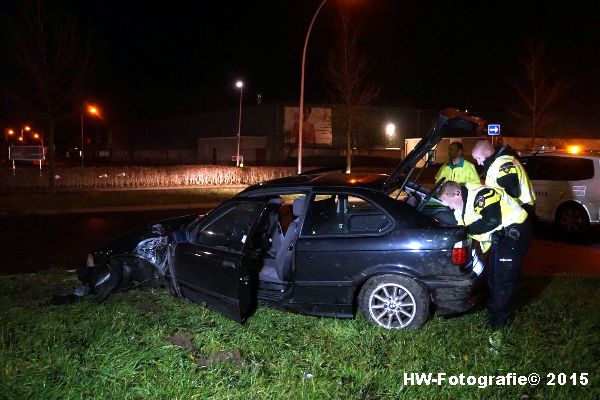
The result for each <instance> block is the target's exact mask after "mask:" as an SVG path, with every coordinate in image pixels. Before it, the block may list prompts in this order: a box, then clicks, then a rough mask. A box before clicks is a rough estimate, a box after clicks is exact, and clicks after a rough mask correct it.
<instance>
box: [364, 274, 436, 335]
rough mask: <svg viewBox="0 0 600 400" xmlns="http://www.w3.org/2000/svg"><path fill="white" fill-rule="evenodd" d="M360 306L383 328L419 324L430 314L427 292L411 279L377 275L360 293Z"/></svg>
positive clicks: (398, 327)
mask: <svg viewBox="0 0 600 400" xmlns="http://www.w3.org/2000/svg"><path fill="white" fill-rule="evenodd" d="M358 301H359V306H360V308H361V311H362V313H363V314H364V316H365V317H366V318H367V319H368V320H369V321H370V322H371V323H372V324H374V325H377V326H379V327H381V328H385V329H405V328H419V327H420V326H422V325H423V324H424V323H425V321H426V320H427V318H428V316H429V302H430V299H429V295H428V294H427V291H426V290H425V289H424V288H423V287H422V286H421V285H420V284H419V283H417V282H416V281H415V280H414V279H412V278H410V277H406V276H401V275H393V274H390V275H378V276H375V277H373V278H371V279H369V280H368V281H367V282H366V283H365V284H364V285H363V287H362V289H361V291H360V294H359V299H358Z"/></svg>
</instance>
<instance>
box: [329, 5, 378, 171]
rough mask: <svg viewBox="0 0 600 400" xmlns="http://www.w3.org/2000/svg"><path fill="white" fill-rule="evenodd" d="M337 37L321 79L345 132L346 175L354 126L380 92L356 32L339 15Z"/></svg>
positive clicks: (349, 166)
mask: <svg viewBox="0 0 600 400" xmlns="http://www.w3.org/2000/svg"><path fill="white" fill-rule="evenodd" d="M336 32H337V37H336V40H335V43H334V47H333V49H332V50H331V52H330V54H329V61H328V63H327V67H326V69H325V76H326V78H327V80H328V81H329V83H330V84H331V89H330V91H331V97H332V98H333V100H334V101H335V102H336V103H338V104H339V105H340V109H341V112H342V114H343V119H344V120H345V130H346V172H347V173H350V171H351V168H352V143H353V142H356V141H355V140H353V139H354V135H355V133H356V132H357V131H358V130H357V129H355V127H356V125H357V123H360V119H361V117H362V115H363V113H364V111H365V109H366V107H367V106H368V105H369V104H371V102H372V101H373V100H374V99H375V98H376V97H377V96H378V95H379V92H380V88H379V86H377V85H376V84H374V83H373V82H372V81H370V80H369V72H370V71H371V64H370V63H369V62H368V60H367V57H366V56H365V55H364V54H363V53H361V51H360V49H359V39H360V36H361V31H360V29H359V28H358V27H357V26H356V25H354V24H352V23H351V21H350V18H349V17H348V15H346V14H342V15H341V17H340V19H339V21H338V22H337V23H336Z"/></svg>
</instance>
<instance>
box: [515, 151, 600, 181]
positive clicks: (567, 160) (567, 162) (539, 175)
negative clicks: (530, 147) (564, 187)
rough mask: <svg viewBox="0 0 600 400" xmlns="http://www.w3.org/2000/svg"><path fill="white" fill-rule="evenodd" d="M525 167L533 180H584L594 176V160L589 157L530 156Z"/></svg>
mask: <svg viewBox="0 0 600 400" xmlns="http://www.w3.org/2000/svg"><path fill="white" fill-rule="evenodd" d="M525 169H526V170H527V173H528V174H529V178H530V179H533V180H548V181H583V180H587V179H592V178H593V177H594V162H593V160H590V159H587V158H576V157H556V156H544V157H529V158H528V159H527V161H526V164H525Z"/></svg>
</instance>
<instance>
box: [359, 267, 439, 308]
mask: <svg viewBox="0 0 600 400" xmlns="http://www.w3.org/2000/svg"><path fill="white" fill-rule="evenodd" d="M381 275H398V276H402V277H405V278H410V279H412V280H414V281H415V282H417V283H418V284H419V285H421V286H422V287H423V288H424V289H425V290H426V291H427V292H428V293H429V292H430V290H429V289H428V288H427V286H426V285H425V284H423V282H421V281H420V280H419V278H418V276H417V275H416V274H415V271H414V270H412V269H411V268H409V267H404V266H397V265H395V266H380V267H375V268H372V269H369V270H368V271H366V272H364V273H362V274H361V279H360V280H359V281H357V282H356V284H355V285H354V293H353V295H352V301H353V308H354V309H355V310H356V307H357V305H358V296H359V295H360V291H361V290H362V288H363V286H364V285H365V284H366V283H367V282H368V281H369V280H370V279H372V278H375V277H377V276H381ZM429 297H430V298H431V294H430V293H429Z"/></svg>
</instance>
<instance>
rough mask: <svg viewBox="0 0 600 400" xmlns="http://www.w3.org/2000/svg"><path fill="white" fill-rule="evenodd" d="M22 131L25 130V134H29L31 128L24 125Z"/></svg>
mask: <svg viewBox="0 0 600 400" xmlns="http://www.w3.org/2000/svg"><path fill="white" fill-rule="evenodd" d="M23 129H25V130H26V131H27V132H29V131H30V130H31V127H29V126H27V125H25V127H24V128H23Z"/></svg>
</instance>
